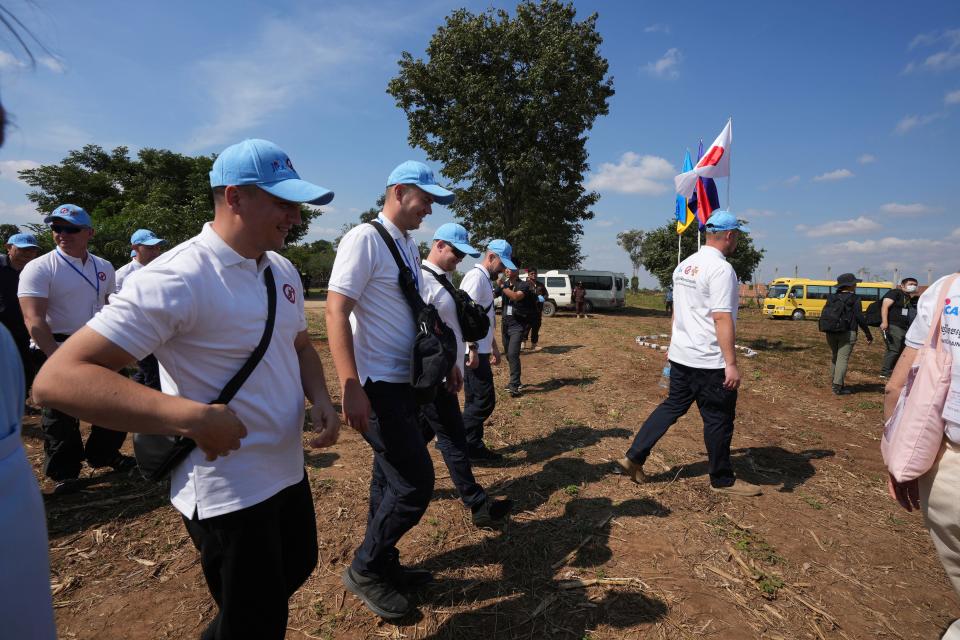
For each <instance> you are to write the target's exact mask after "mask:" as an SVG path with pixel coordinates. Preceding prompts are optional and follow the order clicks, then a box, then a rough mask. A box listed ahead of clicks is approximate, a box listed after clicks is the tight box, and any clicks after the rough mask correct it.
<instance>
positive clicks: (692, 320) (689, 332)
mask: <svg viewBox="0 0 960 640" xmlns="http://www.w3.org/2000/svg"><path fill="white" fill-rule="evenodd" d="M739 305H740V292H739V287H738V286H737V274H736V272H734V270H733V267H732V266H730V263H729V262H727V260H726V258H724V257H723V254H722V253H720V251H719V250H717V249H714V248H713V247H709V246H707V245H703V246H702V247H700V250H699V251H697V252H696V253H695V254H693V255H692V256H690V257H689V258H687V259H686V260H684V261H683V262H681V263H680V264H679V265H677V268H676V269H674V271H673V334H672V336H671V338H670V350H669V352H668V354H667V355H668V357H669V358H670V360H673V361H674V362H679V363H680V364H685V365H687V366H688V367H695V368H697V369H723V368H724V367H725V366H726V362H725V361H724V359H723V353H722V352H721V351H720V343H719V342H718V341H717V326H716V324H714V321H713V315H712V314H713V313H714V312H717V311H723V312H727V313H730V314H731V315H732V316H733V322H734V325H736V322H737V307H738V306H739Z"/></svg>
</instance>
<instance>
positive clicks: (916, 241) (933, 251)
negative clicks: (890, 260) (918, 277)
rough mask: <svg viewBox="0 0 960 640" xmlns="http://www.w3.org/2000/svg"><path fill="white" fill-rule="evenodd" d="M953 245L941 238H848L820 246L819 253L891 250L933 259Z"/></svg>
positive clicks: (857, 252) (859, 252)
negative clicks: (844, 240) (845, 240)
mask: <svg viewBox="0 0 960 640" xmlns="http://www.w3.org/2000/svg"><path fill="white" fill-rule="evenodd" d="M952 248H953V245H952V243H949V242H944V241H943V240H926V239H923V238H880V239H879V240H862V241H860V240H848V241H847V242H841V243H838V244H833V245H829V246H825V247H821V248H820V253H825V254H837V255H843V254H844V253H852V254H857V255H871V254H876V255H884V256H888V255H890V253H891V252H897V253H902V254H904V255H912V256H922V257H923V258H929V259H935V257H936V256H939V255H941V254H943V255H946V253H947V252H950V253H952Z"/></svg>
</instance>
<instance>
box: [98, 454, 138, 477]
mask: <svg viewBox="0 0 960 640" xmlns="http://www.w3.org/2000/svg"><path fill="white" fill-rule="evenodd" d="M103 467H110V468H111V469H113V470H114V471H116V472H118V473H123V472H125V471H132V470H133V469H136V468H137V459H136V458H134V457H133V456H125V455H123V454H122V453H118V454H117V457H116V458H114V459H113V460H111V461H110V462H108V463H107V464H102V465H100V466H98V467H94V469H102V468H103Z"/></svg>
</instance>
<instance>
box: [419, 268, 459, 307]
mask: <svg viewBox="0 0 960 640" xmlns="http://www.w3.org/2000/svg"><path fill="white" fill-rule="evenodd" d="M420 270H421V271H426V272H427V273H429V274H430V275H432V276H433V277H434V278H436V279H437V282H439V283H440V285H441V286H443V288H444V289H446V290H447V293H449V294H450V295H451V296H453V299H454V300H456V299H457V290H456V288H454V286H453V283H452V282H450V280H449V279H448V278H447V276H446V275H441V274H439V273H437V272H436V271H434V270H433V269H431V268H430V267H428V266H427V265H425V264H421V265H420Z"/></svg>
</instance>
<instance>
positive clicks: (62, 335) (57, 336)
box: [53, 333, 70, 342]
mask: <svg viewBox="0 0 960 640" xmlns="http://www.w3.org/2000/svg"><path fill="white" fill-rule="evenodd" d="M69 337H70V334H69V333H55V334H53V339H54V340H56V341H57V342H66V341H67V338H69Z"/></svg>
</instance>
